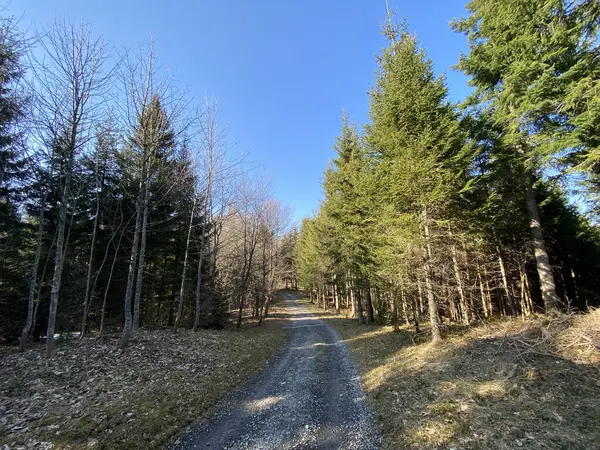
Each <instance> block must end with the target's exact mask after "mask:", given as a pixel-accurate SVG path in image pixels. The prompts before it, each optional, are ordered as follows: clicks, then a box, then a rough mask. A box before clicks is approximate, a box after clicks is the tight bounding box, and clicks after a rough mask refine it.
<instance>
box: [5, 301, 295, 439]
mask: <svg viewBox="0 0 600 450" xmlns="http://www.w3.org/2000/svg"><path fill="white" fill-rule="evenodd" d="M272 312H273V313H275V315H276V316H277V318H275V319H268V320H266V321H265V322H264V323H263V325H262V326H261V327H259V326H257V325H256V324H252V323H248V324H244V326H242V329H241V330H235V329H226V330H219V331H217V330H200V331H198V332H196V333H194V332H192V331H189V330H180V331H179V332H178V333H177V334H174V333H173V331H171V330H160V331H148V330H142V331H140V332H139V333H137V334H136V335H135V337H134V338H132V340H131V343H130V346H129V348H128V349H126V350H119V349H118V348H117V342H118V336H117V335H108V336H105V337H102V338H98V337H94V336H93V335H92V336H91V337H86V338H85V339H83V340H82V341H79V340H73V341H69V342H64V343H61V344H59V345H58V347H57V353H56V356H55V358H53V359H50V360H48V359H46V358H44V356H43V348H42V346H41V345H37V346H35V347H34V348H32V349H30V350H28V351H27V352H25V353H17V352H16V351H15V349H14V348H0V449H1V450H8V449H10V450H14V449H51V448H52V449H79V448H96V449H110V450H117V449H139V448H144V449H147V450H148V449H159V448H161V449H162V448H164V447H165V445H166V443H167V442H168V441H169V439H170V438H172V437H173V436H174V435H176V434H177V433H179V432H181V430H182V429H183V428H184V427H185V426H186V425H188V424H190V423H192V422H195V421H198V420H200V419H202V418H204V417H207V416H208V415H210V414H211V413H212V412H213V409H214V406H215V405H216V404H217V403H218V401H219V400H221V399H222V398H223V397H224V396H225V394H227V393H228V392H229V391H231V390H232V389H234V388H235V387H237V386H238V385H240V384H241V383H242V382H243V381H244V380H246V379H248V378H250V377H252V376H253V375H254V374H256V373H258V371H259V370H260V369H261V368H262V367H263V366H264V363H265V361H267V360H268V359H269V358H270V357H271V356H273V355H274V354H275V353H277V351H278V350H279V348H280V347H281V345H282V343H283V342H284V341H285V339H286V336H287V335H288V333H289V330H288V329H285V328H282V324H283V322H284V319H285V315H286V310H285V308H283V307H275V308H273V310H272Z"/></svg>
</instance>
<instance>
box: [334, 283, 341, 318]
mask: <svg viewBox="0 0 600 450" xmlns="http://www.w3.org/2000/svg"><path fill="white" fill-rule="evenodd" d="M333 298H334V299H335V313H336V314H339V313H340V295H339V292H338V288H337V285H336V284H334V285H333Z"/></svg>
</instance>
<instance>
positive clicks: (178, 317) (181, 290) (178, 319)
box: [173, 197, 196, 331]
mask: <svg viewBox="0 0 600 450" xmlns="http://www.w3.org/2000/svg"><path fill="white" fill-rule="evenodd" d="M195 210H196V197H194V202H193V203H192V211H191V213H190V225H189V226H188V232H187V238H186V240H185V253H184V256H183V269H182V271H181V286H180V288H179V302H178V303H179V304H178V305H177V315H176V316H175V326H174V328H173V331H177V327H179V323H180V322H181V315H182V313H183V298H184V296H185V277H186V276H187V266H188V258H189V256H188V255H189V249H190V239H191V236H192V227H193V224H194V211H195Z"/></svg>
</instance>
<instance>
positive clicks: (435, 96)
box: [366, 21, 462, 342]
mask: <svg viewBox="0 0 600 450" xmlns="http://www.w3.org/2000/svg"><path fill="white" fill-rule="evenodd" d="M384 34H385V35H386V38H387V39H388V42H389V45H388V47H387V48H386V49H384V50H383V53H382V55H381V56H380V58H379V69H378V72H377V82H376V86H375V87H374V88H373V89H372V91H371V93H370V117H371V124H370V125H369V126H368V127H367V130H366V134H367V136H366V139H367V142H368V145H369V149H370V152H371V155H370V157H371V160H372V167H373V172H374V174H373V183H370V184H371V185H372V186H376V188H374V189H375V190H374V194H373V202H378V203H379V204H380V208H379V210H380V211H381V215H380V220H382V221H383V222H387V223H388V224H389V225H393V224H394V223H398V221H399V219H402V221H403V222H407V221H408V222H412V223H413V224H415V225H414V226H412V227H407V226H406V225H403V226H402V229H398V228H396V232H407V231H409V230H412V231H413V233H415V232H416V233H418V234H419V235H420V236H415V235H413V236H412V239H411V237H409V239H408V240H417V239H418V238H419V237H420V240H421V249H422V255H423V262H424V264H423V267H424V278H425V285H426V292H427V298H428V305H429V318H430V322H431V330H432V338H433V341H434V342H438V341H440V340H441V333H440V328H439V319H438V311H437V302H436V299H435V294H434V291H433V285H432V283H433V282H432V255H433V248H432V247H433V245H435V243H434V242H432V236H431V234H432V229H433V227H434V224H435V223H436V221H439V220H443V219H446V218H447V207H448V204H449V202H450V201H451V199H452V197H453V196H454V195H455V194H456V192H457V191H458V189H459V187H460V186H459V177H457V174H460V170H459V168H458V167H457V165H456V159H455V156H456V155H457V153H458V152H459V151H460V149H461V145H462V140H461V133H460V130H459V125H458V121H457V118H456V114H455V112H454V109H453V107H452V105H451V104H450V103H449V102H448V100H447V88H446V86H445V82H444V79H443V77H436V76H435V75H434V72H433V67H432V64H431V61H430V60H428V59H427V57H426V55H425V52H424V51H423V49H421V48H420V47H419V44H418V41H417V39H416V38H415V37H413V36H411V35H410V34H409V33H408V31H407V26H406V24H404V26H402V27H397V26H395V25H394V24H393V23H392V22H391V21H390V22H388V25H387V26H386V28H385V30H384ZM383 229H384V230H387V231H386V232H390V230H391V229H394V227H393V226H390V227H388V226H384V227H383Z"/></svg>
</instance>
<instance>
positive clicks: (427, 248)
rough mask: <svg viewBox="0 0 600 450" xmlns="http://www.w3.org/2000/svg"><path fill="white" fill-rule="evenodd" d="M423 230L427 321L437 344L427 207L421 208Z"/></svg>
mask: <svg viewBox="0 0 600 450" xmlns="http://www.w3.org/2000/svg"><path fill="white" fill-rule="evenodd" d="M423 232H424V235H425V264H424V268H425V289H426V291H427V304H428V306H429V321H430V322H431V341H432V342H433V343H434V344H438V343H440V342H442V333H441V331H440V322H439V317H438V310H437V303H436V301H435V296H434V294H433V283H432V281H431V258H432V256H431V237H430V235H429V217H428V215H427V208H424V209H423Z"/></svg>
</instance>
